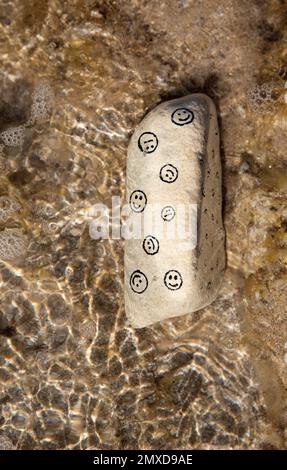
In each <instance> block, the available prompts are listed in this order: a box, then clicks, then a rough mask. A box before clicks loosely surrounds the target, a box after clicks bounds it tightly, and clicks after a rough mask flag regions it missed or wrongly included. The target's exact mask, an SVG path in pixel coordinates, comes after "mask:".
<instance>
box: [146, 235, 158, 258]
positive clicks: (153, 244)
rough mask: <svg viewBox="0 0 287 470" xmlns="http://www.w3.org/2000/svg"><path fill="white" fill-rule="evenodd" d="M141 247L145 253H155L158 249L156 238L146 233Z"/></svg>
mask: <svg viewBox="0 0 287 470" xmlns="http://www.w3.org/2000/svg"><path fill="white" fill-rule="evenodd" d="M143 249H144V251H145V252H146V254H147V255H155V254H156V253H158V250H159V241H158V239H157V238H155V237H153V236H152V235H148V236H147V237H145V239H144V241H143Z"/></svg>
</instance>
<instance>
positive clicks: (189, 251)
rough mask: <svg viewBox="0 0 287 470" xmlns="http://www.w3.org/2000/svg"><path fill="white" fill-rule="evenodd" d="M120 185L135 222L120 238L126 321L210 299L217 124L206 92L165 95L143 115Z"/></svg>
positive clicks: (218, 225) (219, 268)
mask: <svg viewBox="0 0 287 470" xmlns="http://www.w3.org/2000/svg"><path fill="white" fill-rule="evenodd" d="M126 190H127V202H128V204H129V215H130V219H129V223H130V221H131V222H132V223H130V226H131V225H132V227H133V228H134V227H137V228H138V227H140V226H141V230H140V231H139V238H138V239H133V238H131V239H127V240H126V244H125V307H126V314H127V317H128V319H129V321H130V323H131V324H132V326H134V327H135V328H141V327H145V326H148V325H150V324H153V323H155V322H158V321H161V320H165V319H168V318H171V317H175V316H179V315H184V314H187V313H191V312H195V311H197V310H199V309H201V308H203V307H205V306H207V305H209V304H210V303H211V302H212V301H213V300H214V299H215V298H216V296H217V295H218V291H219V288H220V284H221V281H222V278H223V273H224V268H225V233H224V228H223V223H222V182H221V163H220V153H219V131H218V123H217V116H216V108H215V106H214V104H213V102H212V100H211V99H210V98H209V97H207V96H205V95H202V94H194V95H189V96H186V97H183V98H179V99H175V100H172V101H168V102H165V103H163V104H160V105H159V106H157V107H156V108H155V109H154V110H153V111H151V112H150V113H149V114H148V115H147V116H146V117H145V118H144V119H143V121H142V122H141V123H140V125H139V126H138V127H137V129H136V130H135V132H134V134H133V136H132V138H131V141H130V145H129V148H128V161H127V187H126ZM195 205H196V206H195ZM194 207H196V208H197V213H196V212H194ZM187 209H188V210H187ZM189 209H192V210H193V212H192V213H193V218H192V217H190V216H189V212H190V211H189ZM194 215H195V217H194ZM152 217H153V223H152V219H151V218H152ZM147 219H149V223H147ZM183 226H185V227H186V230H185V231H184V230H183ZM175 228H177V231H176V232H174V229H175ZM174 233H175V236H172V235H173V234H174ZM196 234H197V244H196V243H195V242H196V240H195V239H194V237H195V235H196Z"/></svg>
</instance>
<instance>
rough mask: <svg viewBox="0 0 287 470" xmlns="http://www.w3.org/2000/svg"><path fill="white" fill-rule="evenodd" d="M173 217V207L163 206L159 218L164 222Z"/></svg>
mask: <svg viewBox="0 0 287 470" xmlns="http://www.w3.org/2000/svg"><path fill="white" fill-rule="evenodd" d="M174 217H175V209H174V208H173V207H172V206H165V207H164V208H163V209H162V211H161V218H162V219H163V220H164V221H165V222H170V221H171V220H172V219H173V218H174Z"/></svg>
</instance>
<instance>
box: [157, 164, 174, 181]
mask: <svg viewBox="0 0 287 470" xmlns="http://www.w3.org/2000/svg"><path fill="white" fill-rule="evenodd" d="M159 177H160V179H161V180H162V181H164V182H165V183H174V181H176V180H177V177H178V170H177V168H176V167H175V166H173V165H171V164H170V163H168V164H167V165H164V166H163V167H162V168H161V170H160V172H159Z"/></svg>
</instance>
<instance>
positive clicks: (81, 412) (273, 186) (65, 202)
mask: <svg viewBox="0 0 287 470" xmlns="http://www.w3.org/2000/svg"><path fill="white" fill-rule="evenodd" d="M0 35H1V37H0V47H1V51H0V52H1V71H0V83H1V94H0V99H1V101H0V109H1V113H0V125H1V129H0V131H1V132H2V130H3V131H4V130H6V129H7V128H11V127H19V126H22V125H23V124H25V123H26V124H27V123H29V126H27V127H25V140H24V144H23V145H22V147H21V148H18V147H10V146H3V144H2V145H0V168H1V176H0V188H1V194H0V196H7V195H9V196H10V197H11V198H13V200H16V201H17V202H18V203H19V204H20V206H21V209H20V210H17V211H16V212H15V213H11V214H10V215H9V218H8V219H7V220H6V221H5V222H4V224H2V222H1V224H2V225H1V229H2V227H3V229H4V227H5V228H7V229H8V228H11V229H19V230H21V231H22V232H23V233H24V234H25V235H26V236H27V237H28V238H29V248H28V251H27V253H26V255H25V256H24V257H22V258H21V257H20V258H19V259H17V260H16V259H15V260H10V261H8V260H7V261H3V262H1V267H0V274H1V297H0V333H1V337H0V375H1V381H0V382H1V390H0V426H1V428H0V446H1V448H18V449H31V448H32V449H37V448H41V449H54V448H57V449H64V448H80V449H88V448H89V449H92V448H95V449H109V448H112V449H118V448H150V449H159V448H162V449H164V448H179V449H182V448H240V449H243V448H246V447H248V448H284V447H286V405H287V403H286V386H287V371H286V367H287V366H286V362H284V357H286V341H287V338H286V202H287V201H286V189H287V180H286V165H287V160H286V144H287V142H286V141H287V133H286V122H287V108H286V98H285V96H286V88H285V82H286V80H287V73H286V70H287V55H286V39H287V31H286V6H285V5H284V3H283V2H281V1H279V0H278V1H277V0H270V1H254V2H250V1H249V0H248V1H247V0H240V1H239V0H238V1H237V0H233V1H231V0H224V1H222V2H214V0H206V1H204V2H193V1H188V0H184V1H174V0H173V1H168V0H166V1H155V0H150V1H148V2H145V1H137V0H131V1H124V0H120V1H117V2H115V1H111V0H104V1H97V0H95V1H86V2H85V1H83V0H72V1H69V2H59V1H55V0H51V1H49V2H48V1H44V0H39V1H37V0H34V1H32V2H31V1H29V2H28V1H25V0H24V1H23V0H21V1H20V0H19V1H18V0H15V1H13V2H12V1H5V2H4V1H3V2H2V4H1V14H0ZM42 79H44V80H46V81H47V82H48V83H49V84H50V86H51V88H52V90H53V92H54V97H55V99H54V104H53V109H52V111H53V112H52V116H51V119H50V123H49V122H38V121H37V119H36V122H34V120H32V121H31V120H30V118H31V100H32V96H33V91H34V90H35V87H36V86H37V84H38V82H40V81H41V80H42ZM264 84H269V85H270V86H271V87H272V96H271V99H272V103H270V94H269V91H268V96H267V104H265V103H266V102H265V100H264V93H263V95H262V96H261V94H260V98H258V86H259V87H261V88H260V90H263V91H264V88H262V86H263V85H264ZM269 88H270V87H269ZM269 88H268V90H269ZM254 90H255V91H254ZM198 91H201V92H204V93H206V94H207V95H209V96H211V97H212V98H213V99H214V101H215V103H216V105H217V109H218V110H219V118H220V128H221V145H222V155H223V163H224V188H225V204H224V218H225V227H226V231H227V252H228V269H227V271H226V275H225V283H224V288H223V290H222V293H221V295H220V297H219V298H218V299H217V300H216V302H214V304H212V306H210V307H208V308H206V309H204V310H201V311H199V312H197V313H196V314H195V315H193V316H185V317H183V318H180V319H174V320H169V321H166V322H163V323H160V324H158V325H156V326H154V327H152V328H144V329H142V330H139V331H135V330H133V329H132V328H130V327H128V326H127V322H126V317H125V313H124V308H123V243H122V241H121V240H113V241H111V240H109V241H104V240H98V241H96V240H92V239H91V237H90V236H89V231H88V224H89V222H90V220H89V217H88V216H87V214H88V210H89V209H90V207H91V205H92V204H94V203H98V202H104V203H107V204H110V201H111V196H112V195H119V196H121V197H122V200H124V189H125V170H126V168H125V165H126V150H127V145H128V142H129V139H130V137H131V135H132V132H133V130H134V128H135V126H136V125H137V124H138V123H139V122H140V121H141V119H142V118H143V116H144V115H145V113H146V112H148V111H149V110H151V109H153V108H154V107H155V106H156V105H157V104H158V103H160V102H162V101H165V100H167V99H171V98H174V97H178V96H184V95H186V94H188V93H194V92H198ZM265 91H266V87H265ZM250 94H251V97H252V99H250ZM254 100H255V101H254ZM254 102H256V106H254ZM37 109H38V110H39V113H38V114H37V116H41V117H43V113H44V110H48V107H43V106H40V107H39V108H37ZM263 109H265V110H266V109H267V110H268V112H262V110H263ZM258 110H260V112H258ZM46 121H47V120H46ZM83 325H85V327H84V326H83ZM90 332H93V333H90Z"/></svg>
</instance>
